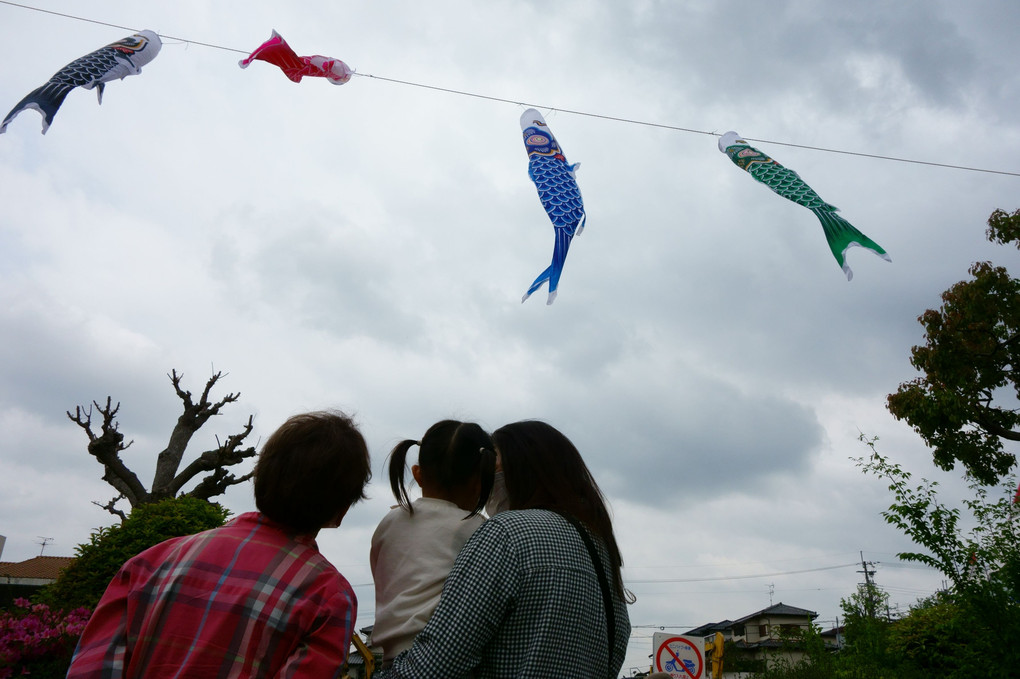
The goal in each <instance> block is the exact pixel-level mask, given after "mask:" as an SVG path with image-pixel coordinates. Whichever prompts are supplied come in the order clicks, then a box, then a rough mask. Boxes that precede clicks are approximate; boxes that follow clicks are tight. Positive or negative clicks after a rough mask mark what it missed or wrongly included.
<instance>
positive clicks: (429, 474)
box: [390, 420, 496, 517]
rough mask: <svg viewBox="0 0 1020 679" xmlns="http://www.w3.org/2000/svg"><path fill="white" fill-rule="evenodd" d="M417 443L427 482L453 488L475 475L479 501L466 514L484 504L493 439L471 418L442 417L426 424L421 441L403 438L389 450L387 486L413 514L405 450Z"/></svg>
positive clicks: (489, 486)
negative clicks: (450, 418) (448, 418)
mask: <svg viewBox="0 0 1020 679" xmlns="http://www.w3.org/2000/svg"><path fill="white" fill-rule="evenodd" d="M415 445H417V446H420V447H421V450H420V451H419V452H418V466H419V467H420V468H421V474H422V476H423V477H424V478H425V479H427V480H428V482H429V483H431V484H434V485H435V486H436V487H438V488H441V489H443V490H445V491H452V490H454V489H456V488H458V487H460V486H461V485H463V484H465V483H467V482H468V481H470V480H471V479H473V478H474V477H475V475H478V476H479V478H480V479H481V492H480V493H479V494H478V502H477V504H476V505H475V508H474V509H473V510H472V511H471V513H470V514H468V516H469V517H470V516H474V515H475V514H477V513H478V512H480V511H481V510H482V509H483V508H484V507H485V502H486V500H488V499H489V493H490V492H492V479H493V475H494V474H495V469H496V453H495V452H494V451H495V446H493V444H492V439H491V438H490V437H489V435H488V434H486V433H485V430H484V429H482V428H481V427H480V426H478V425H477V424H475V423H474V422H458V421H457V420H442V421H441V422H436V423H435V424H434V425H432V426H431V427H429V429H428V431H426V432H425V435H424V436H422V437H421V441H414V440H411V439H406V440H404V441H401V442H400V443H398V444H397V445H396V446H395V447H394V448H393V450H392V451H391V452H390V488H391V489H392V490H393V496H394V497H395V498H397V502H398V503H399V504H400V506H401V507H404V508H405V509H407V510H408V511H409V512H411V513H412V514H413V513H414V508H413V507H412V506H411V501H410V499H409V498H408V496H407V488H406V487H405V486H404V476H405V472H406V471H407V451H408V450H410V448H411V446H415Z"/></svg>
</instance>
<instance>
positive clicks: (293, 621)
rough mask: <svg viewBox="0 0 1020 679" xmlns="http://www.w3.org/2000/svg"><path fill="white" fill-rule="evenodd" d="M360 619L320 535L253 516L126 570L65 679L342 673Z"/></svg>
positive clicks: (161, 549) (148, 555) (142, 558)
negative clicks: (294, 532)
mask: <svg viewBox="0 0 1020 679" xmlns="http://www.w3.org/2000/svg"><path fill="white" fill-rule="evenodd" d="M356 615H357V598H356V597H355V595H354V591H353V590H352V589H351V586H350V584H349V583H348V582H347V580H345V579H344V577H343V576H342V575H340V574H339V573H338V572H337V571H336V569H335V568H334V567H333V566H332V564H330V563H329V562H328V561H327V560H326V559H325V557H323V556H322V555H321V554H319V550H318V548H317V547H316V545H315V541H314V540H313V539H312V538H310V537H307V536H304V537H294V536H293V535H291V534H288V532H287V531H286V530H285V529H284V527H283V526H281V525H279V524H276V523H274V522H272V521H270V520H269V519H267V518H266V517H264V516H262V515H261V514H259V513H256V512H250V513H247V514H242V515H241V516H238V517H237V518H235V519H233V520H232V521H230V522H229V523H227V524H226V525H225V526H223V527H221V528H215V529H213V530H210V531H205V532H203V533H199V534H197V535H189V536H186V537H181V538H173V539H171V540H167V541H166V542H163V543H161V544H158V545H156V546H155V547H152V548H151V549H148V550H146V551H144V552H142V553H141V554H139V555H138V556H135V557H134V558H132V559H131V560H129V561H128V562H127V563H126V564H124V566H123V567H122V568H121V570H120V572H119V573H118V574H117V576H116V577H115V578H114V579H113V581H112V582H111V583H110V585H109V587H107V590H106V593H105V594H103V598H102V599H101V600H100V602H99V605H98V606H97V607H96V610H95V612H94V613H93V614H92V617H91V619H90V620H89V622H88V625H87V626H86V628H85V631H84V633H83V634H82V637H81V640H80V641H79V642H78V648H77V650H76V651H75V655H74V659H73V661H72V663H71V669H70V671H69V672H68V674H67V676H68V677H69V679H77V678H79V677H89V678H98V677H104V678H106V677H109V678H115V677H116V678H119V677H145V678H146V679H156V678H161V677H202V678H203V679H214V678H222V679H226V678H228V677H337V676H339V675H340V670H341V666H342V665H343V663H344V660H345V659H346V656H347V649H348V648H349V647H350V643H351V634H352V631H353V629H354V621H355V617H356Z"/></svg>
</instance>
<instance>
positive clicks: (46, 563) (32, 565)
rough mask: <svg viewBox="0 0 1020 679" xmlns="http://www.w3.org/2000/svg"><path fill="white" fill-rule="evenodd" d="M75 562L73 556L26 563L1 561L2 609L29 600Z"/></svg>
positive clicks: (0, 588) (0, 604)
mask: <svg viewBox="0 0 1020 679" xmlns="http://www.w3.org/2000/svg"><path fill="white" fill-rule="evenodd" d="M73 562H74V557H71V556H36V557H33V558H31V559H28V560H26V561H16V562H15V561H0V608H7V607H9V606H10V605H11V604H13V603H14V600H15V599H17V598H21V597H23V598H26V599H27V598H28V597H30V596H32V595H33V594H35V592H36V591H38V590H39V588H40V587H42V586H44V585H48V584H50V583H51V582H54V581H55V580H56V579H57V577H58V576H59V575H60V572H61V571H62V570H64V569H65V568H67V567H68V566H70V565H71V564H72V563H73Z"/></svg>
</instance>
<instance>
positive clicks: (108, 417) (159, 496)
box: [67, 370, 256, 520]
mask: <svg viewBox="0 0 1020 679" xmlns="http://www.w3.org/2000/svg"><path fill="white" fill-rule="evenodd" d="M168 377H169V378H170V382H171V384H173V387H174V391H176V392H177V396H178V398H180V399H181V402H182V404H183V406H184V411H183V412H182V413H181V415H180V417H178V418H177V424H175V425H174V428H173V431H171V432H170V440H169V442H168V443H167V445H166V448H164V449H163V451H162V452H160V453H159V455H158V457H157V459H156V472H155V474H154V475H153V478H152V484H151V487H150V488H149V489H146V488H145V485H144V484H143V483H142V482H141V481H140V480H139V478H138V476H137V475H136V474H135V473H134V472H133V471H131V469H129V468H128V467H127V465H126V464H124V461H123V460H122V459H121V456H120V454H121V453H122V452H123V451H125V450H127V449H128V447H130V446H131V444H132V443H133V441H128V442H126V443H125V441H124V435H123V434H122V433H121V432H120V430H119V428H118V424H117V419H116V418H117V413H118V411H119V410H120V403H117V404H116V405H114V404H113V399H112V398H111V397H109V396H107V397H106V403H105V404H102V405H101V404H100V403H99V402H98V401H93V402H92V404H91V405H89V406H76V407H75V409H74V413H73V414H72V413H71V412H70V411H68V412H67V417H68V418H70V420H71V421H72V422H74V423H75V424H77V425H78V426H79V427H81V428H82V430H83V431H84V432H85V435H86V436H88V439H89V443H88V451H89V454H90V455H92V456H93V457H95V458H96V460H98V461H99V463H100V464H102V465H103V480H104V481H106V482H107V483H109V484H110V485H111V486H113V487H114V489H115V490H116V491H117V492H118V493H119V494H118V495H117V496H116V497H114V498H113V499H112V500H110V501H109V502H107V503H106V504H101V503H99V502H96V503H95V504H97V505H99V506H100V507H103V508H104V509H106V510H107V511H108V512H110V513H111V514H114V515H116V516H119V517H120V518H121V520H123V519H124V518H125V517H126V515H125V513H124V512H123V511H122V510H120V509H118V508H117V506H116V505H117V503H118V502H120V500H122V499H126V500H127V501H128V502H129V503H130V505H131V507H132V508H135V507H138V506H139V505H144V504H150V503H153V502H159V501H160V500H163V499H165V498H171V497H178V496H179V495H188V496H191V497H196V498H201V499H203V500H208V499H209V498H211V497H215V496H217V495H220V494H222V493H223V492H224V491H226V489H227V488H229V487H230V486H233V485H236V484H239V483H243V482H245V481H247V480H248V479H250V478H251V476H252V474H251V472H249V473H247V474H244V475H242V476H235V475H234V474H233V473H231V472H230V471H228V467H231V466H234V465H237V464H240V463H241V462H243V461H244V460H245V459H247V458H250V457H254V456H255V454H256V451H255V447H254V446H248V447H243V446H244V441H245V439H246V438H247V437H248V435H249V434H250V433H251V432H252V429H253V427H254V424H253V419H254V416H252V415H249V416H248V421H247V423H246V424H245V425H244V427H243V428H242V430H241V431H240V432H238V433H236V434H233V435H231V436H228V437H227V438H226V440H224V441H222V442H221V441H220V440H219V437H217V438H216V443H217V447H216V448H213V449H212V450H207V451H205V452H203V453H201V454H200V455H198V457H197V458H195V459H194V460H193V461H192V462H191V463H189V464H188V465H187V466H186V467H184V469H181V468H180V467H181V463H182V462H183V461H184V453H185V450H186V449H187V447H188V444H189V443H190V442H191V438H192V436H194V435H195V432H197V431H198V430H199V429H200V428H201V427H202V425H204V424H205V423H206V422H207V421H208V420H209V418H211V417H212V416H214V415H218V414H219V413H220V410H221V409H222V408H223V406H225V405H227V404H228V403H233V402H234V401H236V400H237V399H238V398H239V397H240V396H241V394H240V393H228V394H227V395H226V396H224V397H223V398H221V399H220V400H218V401H216V402H213V401H211V400H210V396H209V395H210V393H211V392H212V389H213V387H214V386H216V383H217V382H219V381H220V379H221V378H222V377H223V373H222V372H217V373H214V374H213V375H212V376H211V377H210V378H209V379H208V380H207V381H206V383H205V388H204V389H203V390H202V395H201V396H200V397H199V399H198V401H195V400H194V399H193V398H192V395H191V392H190V391H187V390H185V389H184V388H183V387H182V386H181V380H182V379H183V377H184V375H183V374H180V375H179V374H177V371H176V370H173V371H171V373H170V375H168ZM94 416H96V420H95V422H93V417H94ZM100 418H101V421H100ZM203 473H204V474H205V476H203V477H202V478H201V479H199V481H198V483H197V485H196V486H195V487H194V488H192V489H191V490H190V491H188V492H186V493H183V492H182V488H184V486H185V485H187V484H188V483H189V482H191V481H193V480H194V479H196V477H199V475H201V474H203Z"/></svg>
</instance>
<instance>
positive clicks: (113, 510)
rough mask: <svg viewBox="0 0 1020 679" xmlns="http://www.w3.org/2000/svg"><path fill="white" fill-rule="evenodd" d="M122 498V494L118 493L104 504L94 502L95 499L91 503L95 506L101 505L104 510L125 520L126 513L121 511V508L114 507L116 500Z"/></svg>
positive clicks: (118, 500)
mask: <svg viewBox="0 0 1020 679" xmlns="http://www.w3.org/2000/svg"><path fill="white" fill-rule="evenodd" d="M123 499H124V495H123V494H121V495H118V496H117V497H115V498H113V499H112V500H110V501H109V502H107V503H106V504H105V505H104V504H102V503H99V502H96V501H95V500H93V501H92V504H94V505H95V506H97V507H102V508H103V509H105V510H106V511H108V512H110V513H111V514H113V515H114V516H119V517H120V520H121V521H125V520H126V519H127V515H126V514H125V513H124V512H122V511H121V510H119V509H117V508H116V507H115V505H116V504H117V503H118V502H120V501H121V500H123Z"/></svg>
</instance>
